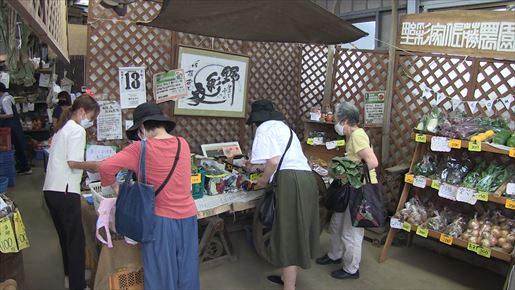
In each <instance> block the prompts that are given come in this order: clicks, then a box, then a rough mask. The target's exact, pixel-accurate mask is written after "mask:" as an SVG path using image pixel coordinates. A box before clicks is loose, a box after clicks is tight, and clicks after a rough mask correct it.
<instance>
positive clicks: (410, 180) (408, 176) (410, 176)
mask: <svg viewBox="0 0 515 290" xmlns="http://www.w3.org/2000/svg"><path fill="white" fill-rule="evenodd" d="M414 181H415V175H413V174H406V175H404V182H406V183H410V184H413V182H414Z"/></svg>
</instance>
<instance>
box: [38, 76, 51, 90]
mask: <svg viewBox="0 0 515 290" xmlns="http://www.w3.org/2000/svg"><path fill="white" fill-rule="evenodd" d="M39 86H40V87H44V88H48V87H50V74H40V75H39Z"/></svg>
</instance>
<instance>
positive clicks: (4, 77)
mask: <svg viewBox="0 0 515 290" xmlns="http://www.w3.org/2000/svg"><path fill="white" fill-rule="evenodd" d="M0 83H2V84H4V85H5V87H6V88H9V73H7V72H3V71H2V72H0Z"/></svg>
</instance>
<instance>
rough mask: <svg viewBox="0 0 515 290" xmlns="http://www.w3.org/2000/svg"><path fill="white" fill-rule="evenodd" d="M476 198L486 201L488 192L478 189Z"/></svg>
mask: <svg viewBox="0 0 515 290" xmlns="http://www.w3.org/2000/svg"><path fill="white" fill-rule="evenodd" d="M477 200H481V201H488V192H484V191H480V192H478V193H477Z"/></svg>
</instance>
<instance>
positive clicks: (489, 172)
mask: <svg viewBox="0 0 515 290" xmlns="http://www.w3.org/2000/svg"><path fill="white" fill-rule="evenodd" d="M508 177H509V170H507V169H506V168H505V167H504V166H501V165H495V164H491V165H490V166H488V168H486V170H483V171H482V172H481V176H480V178H479V180H478V181H477V184H476V187H475V188H476V189H477V190H479V191H486V192H495V191H496V190H497V188H499V186H501V184H503V182H505V181H506V180H507V179H508Z"/></svg>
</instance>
